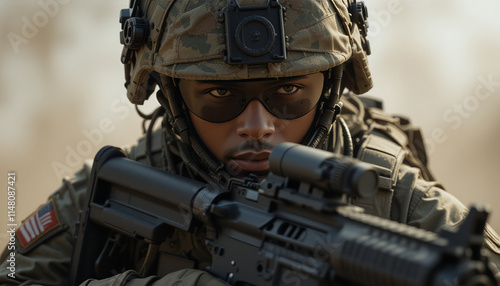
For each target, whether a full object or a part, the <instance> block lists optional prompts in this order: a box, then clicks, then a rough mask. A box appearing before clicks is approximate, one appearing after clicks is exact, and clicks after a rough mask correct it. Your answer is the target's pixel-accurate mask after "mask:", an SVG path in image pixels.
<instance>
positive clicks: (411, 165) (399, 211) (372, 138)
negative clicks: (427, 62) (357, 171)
mask: <svg viewBox="0 0 500 286" xmlns="http://www.w3.org/2000/svg"><path fill="white" fill-rule="evenodd" d="M363 102H364V104H362V103H361V101H360V100H359V99H356V98H353V97H347V98H344V104H345V106H344V109H343V117H344V118H345V119H346V121H347V122H348V125H349V129H350V131H351V134H352V135H353V138H354V147H355V156H356V157H357V158H359V159H361V160H363V161H366V162H369V163H373V164H376V165H377V166H379V171H380V174H381V177H380V184H379V192H378V193H377V194H376V195H375V196H374V197H372V198H369V199H362V200H355V201H354V204H356V205H359V206H362V207H363V208H365V211H366V212H367V213H370V214H373V215H377V216H380V217H383V218H388V219H391V220H394V221H397V222H400V223H404V224H408V225H411V226H415V227H418V228H423V229H426V230H429V231H433V232H438V231H439V230H440V229H441V228H443V227H444V226H452V227H453V226H457V225H459V224H460V222H461V221H462V220H463V218H464V217H465V215H466V213H467V208H466V207H465V206H464V205H463V204H462V203H460V202H459V201H458V200H457V199H456V198H455V197H453V196H452V195H451V194H449V193H448V192H446V191H444V189H443V187H442V186H441V185H440V184H438V183H437V182H433V181H432V180H431V179H432V176H431V175H430V173H429V172H428V170H427V169H426V167H425V165H426V158H425V150H424V149H423V144H421V143H422V140H421V136H420V133H419V131H418V129H414V128H413V127H412V126H411V125H410V124H409V121H407V120H405V119H404V118H397V117H393V116H389V115H387V114H386V113H384V112H383V111H382V110H381V109H379V108H377V107H380V106H378V105H379V103H378V102H377V101H373V100H370V99H364V101H363ZM338 133H340V132H338ZM408 138H412V141H409V140H408ZM160 140H161V133H160V132H157V133H155V134H154V135H153V142H154V141H158V142H159V141H160ZM143 141H144V140H141V141H139V144H138V145H136V146H134V147H132V148H131V149H130V150H129V152H128V154H129V157H130V158H132V159H134V160H137V161H142V162H145V156H144V153H145V151H144V148H145V147H144V142H143ZM157 145H158V144H157ZM159 145H161V144H159ZM153 146H155V143H153ZM152 151H153V153H161V150H159V149H158V148H156V150H155V148H153V150H152ZM90 169H91V166H90V165H89V164H86V165H85V166H84V168H83V169H82V170H80V171H79V172H77V173H76V174H75V175H74V176H73V177H72V178H67V179H64V180H63V184H62V186H61V187H60V188H59V189H58V190H57V191H56V192H55V193H54V194H53V195H52V196H50V198H49V202H48V203H46V204H44V206H43V207H42V208H41V209H40V210H38V211H36V212H35V213H37V212H40V211H42V210H45V209H47V206H49V207H50V206H52V209H51V210H49V212H52V213H51V214H52V215H54V216H55V217H56V218H57V224H56V225H53V227H52V229H51V230H50V231H47V232H46V233H44V234H43V235H41V236H40V237H38V238H37V239H36V241H34V242H31V243H26V242H25V244H26V245H24V246H22V245H20V242H19V241H20V240H19V237H18V239H17V242H16V243H17V244H16V248H15V252H14V253H15V274H14V275H11V276H10V277H9V273H11V271H10V270H9V261H8V258H9V257H10V255H12V254H11V253H12V250H9V249H6V250H5V251H4V253H3V254H2V257H1V260H0V261H2V263H1V266H0V285H13V284H21V283H23V282H24V284H25V285H26V284H37V283H38V284H42V285H67V283H68V280H67V279H68V275H69V269H70V263H71V261H70V260H71V255H72V244H73V239H74V232H75V222H76V221H77V220H78V213H79V210H80V209H82V207H83V201H84V198H85V192H86V189H87V180H88V177H89V174H90ZM30 218H31V217H30ZM30 218H28V219H27V220H26V221H28V220H29V219H30ZM485 237H486V241H485V249H486V250H487V251H486V252H487V253H488V255H489V256H490V257H491V258H492V261H493V263H494V264H495V266H496V267H495V269H494V271H495V272H496V276H497V277H498V278H500V240H499V237H498V235H497V234H496V233H495V232H494V231H493V230H492V229H491V228H490V227H489V226H488V227H487V229H486V231H485ZM161 248H163V249H161ZM186 249H190V250H189V252H188V255H187V254H186ZM160 251H161V252H162V253H163V254H164V256H161V255H160V256H159V260H162V259H163V260H164V261H166V262H165V263H166V264H163V265H169V266H168V267H169V268H170V269H169V270H167V271H166V272H170V274H168V275H166V276H164V275H165V274H167V273H164V272H163V271H157V272H156V275H155V276H150V277H147V278H140V277H138V275H137V273H136V272H135V271H133V270H124V271H120V272H122V273H120V272H118V273H120V274H117V275H115V276H112V277H110V278H109V279H105V280H101V281H86V282H85V283H84V285H109V284H113V285H125V284H126V285H159V284H160V283H161V284H162V285H170V284H172V285H214V286H215V285H224V283H223V282H221V281H220V280H217V279H214V278H213V277H211V276H209V275H207V274H206V273H205V272H203V271H196V270H189V269H191V268H198V269H202V268H203V267H204V266H206V265H207V263H209V262H208V261H210V258H209V256H207V252H206V249H204V247H203V241H202V240H201V239H200V238H199V237H198V236H192V235H190V234H187V233H181V232H177V233H176V234H175V235H173V237H172V238H170V239H169V241H167V242H166V243H164V244H162V246H161V247H160ZM187 256H189V259H187ZM193 261H194V262H193ZM179 269H185V270H179ZM178 270H179V271H178ZM12 276H15V279H12ZM159 277H163V278H159Z"/></svg>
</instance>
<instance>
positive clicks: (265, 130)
mask: <svg viewBox="0 0 500 286" xmlns="http://www.w3.org/2000/svg"><path fill="white" fill-rule="evenodd" d="M237 120H238V126H237V132H238V135H240V136H241V137H244V138H245V139H252V140H260V139H265V138H267V137H269V136H271V135H273V134H274V132H275V126H274V120H275V117H274V116H273V115H272V114H271V113H269V111H267V109H266V108H265V107H264V105H263V104H262V102H260V101H258V100H256V99H255V100H252V101H250V102H249V103H248V105H247V106H246V108H245V110H243V112H242V113H241V114H240V115H239V116H238V117H237Z"/></svg>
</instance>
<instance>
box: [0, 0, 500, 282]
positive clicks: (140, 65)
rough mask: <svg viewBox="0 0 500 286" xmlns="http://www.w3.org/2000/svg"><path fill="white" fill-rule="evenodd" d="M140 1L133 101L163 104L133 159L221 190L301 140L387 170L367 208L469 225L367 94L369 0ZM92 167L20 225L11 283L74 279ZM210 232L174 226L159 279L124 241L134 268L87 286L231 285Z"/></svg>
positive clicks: (390, 215)
mask: <svg viewBox="0 0 500 286" xmlns="http://www.w3.org/2000/svg"><path fill="white" fill-rule="evenodd" d="M131 2H132V4H131V9H130V10H129V9H125V10H122V13H121V18H120V21H121V23H122V29H123V31H122V34H121V38H122V44H124V49H123V54H122V62H123V64H124V65H125V77H126V87H127V94H128V98H129V99H130V101H131V102H132V103H134V104H142V103H143V102H144V101H145V100H146V99H148V98H149V96H150V95H151V94H152V93H153V92H154V90H155V87H156V86H158V87H159V91H158V92H157V94H156V96H157V99H158V101H159V103H160V105H161V107H159V108H158V109H157V110H156V111H155V112H154V113H153V114H152V115H151V116H149V117H148V116H144V117H145V118H146V119H148V120H150V123H149V128H148V130H147V132H146V135H145V136H144V138H142V139H140V140H139V142H138V144H137V145H135V146H132V147H130V148H128V149H127V156H128V157H129V158H131V159H133V160H136V161H139V162H142V163H145V164H148V165H151V166H154V167H157V168H160V169H162V170H165V171H166V172H172V173H177V174H181V175H183V176H187V177H191V178H195V179H197V180H200V181H203V182H207V183H211V184H219V185H221V186H223V187H224V186H226V184H227V181H228V179H229V178H231V177H239V178H242V177H245V176H247V175H249V174H251V173H253V174H257V175H259V176H262V175H265V174H266V173H267V172H268V171H269V166H268V158H269V154H270V152H271V150H272V149H273V147H274V146H276V145H277V144H279V143H281V142H295V143H301V144H304V145H308V146H311V147H314V148H320V149H324V150H328V151H331V152H335V153H340V154H344V155H346V156H353V157H355V158H358V159H360V160H362V161H365V162H368V163H371V164H374V165H377V166H380V167H382V168H381V169H383V170H385V171H384V172H385V173H383V176H384V179H383V180H381V183H380V184H379V191H378V193H377V194H376V195H375V196H374V197H371V198H368V199H355V200H354V201H353V203H354V204H356V205H359V206H361V207H363V208H364V209H365V211H366V212H367V213H370V214H373V215H376V216H379V217H382V218H386V219H391V220H394V221H397V222H400V223H405V224H408V225H412V226H416V227H418V228H423V229H426V230H429V231H433V232H438V231H439V230H441V229H442V228H443V227H444V226H456V225H459V224H460V222H461V221H462V219H463V218H464V216H465V214H466V213H467V209H466V208H465V207H464V206H463V205H462V204H461V203H460V202H459V201H458V200H457V199H456V198H454V197H453V196H452V195H450V194H449V193H447V192H445V191H444V190H443V188H442V186H441V185H440V184H439V183H437V182H435V181H434V180H433V177H432V174H431V172H430V171H429V170H428V168H427V158H426V154H425V149H424V147H423V140H422V137H421V134H420V132H419V130H418V129H417V128H414V127H413V126H412V125H411V124H410V122H409V120H408V119H406V118H402V117H394V116H390V115H388V114H386V113H384V112H383V111H382V110H381V109H380V107H381V103H380V102H379V101H376V100H373V99H368V98H365V97H362V96H360V94H363V93H365V92H367V91H368V90H369V89H370V88H371V87H372V79H371V75H370V70H369V67H368V62H367V54H369V53H370V46H369V43H368V41H367V39H366V29H367V22H366V17H367V11H366V8H365V7H364V6H363V4H362V3H361V2H358V3H356V2H355V1H354V2H350V1H349V2H348V1H346V0H335V1H312V0H307V1H304V0H300V1H299V0H287V1H281V2H278V1H275V0H267V1H266V0H239V1H233V0H230V1H225V0H220V1H201V0H198V1H185V0H177V1H162V0H151V1H146V0H144V1H139V0H137V1H131ZM157 120H162V126H161V128H159V129H157V130H153V126H154V123H155V122H156V121H157ZM90 168H91V166H88V165H86V166H84V167H83V169H82V170H81V171H79V172H78V173H77V174H75V176H74V177H73V178H71V179H67V180H64V181H63V185H62V187H61V188H60V189H59V190H57V191H56V192H55V193H54V194H53V195H52V196H51V197H50V199H49V201H48V202H47V203H45V204H44V205H42V207H41V208H40V209H38V210H37V211H35V212H34V213H33V214H32V215H31V216H30V217H28V218H27V219H26V220H25V221H24V223H23V225H22V226H21V227H20V228H19V229H18V230H17V233H16V235H17V236H16V238H17V239H16V241H17V244H16V249H15V257H16V266H15V275H8V274H9V269H8V266H9V262H8V258H9V255H11V254H10V253H11V252H8V251H5V252H4V253H3V255H2V259H1V260H2V261H3V263H2V265H1V268H0V273H1V276H0V282H2V284H9V285H11V284H20V283H22V282H25V283H27V284H31V283H35V284H36V283H39V284H43V285H64V284H67V283H68V275H69V269H70V264H71V254H72V245H73V238H74V237H73V235H74V232H75V222H76V221H77V220H78V213H79V210H80V209H81V208H82V207H83V200H84V197H85V192H86V190H87V180H88V177H89V171H90ZM200 233H201V230H199V229H195V230H194V231H193V232H191V233H186V232H183V231H180V230H178V231H176V232H175V233H174V234H173V235H172V237H169V238H167V240H166V241H165V243H163V244H162V245H161V246H160V248H159V250H158V252H159V253H158V261H159V262H158V263H157V265H156V268H155V267H153V268H152V269H151V270H150V271H145V270H144V269H142V270H141V269H140V268H141V262H142V261H143V260H144V256H145V253H144V252H143V247H142V246H141V245H136V244H133V243H132V242H130V241H126V242H125V243H124V244H123V245H120V247H121V249H122V250H123V251H129V252H131V253H133V255H132V256H133V259H132V261H130V262H123V263H122V264H120V265H111V267H110V268H111V269H112V271H111V272H113V273H115V275H110V277H108V278H105V279H104V280H88V281H86V282H84V283H83V285H107V284H112V283H116V284H117V285H122V284H123V285H125V284H127V283H130V284H129V285H160V283H161V285H225V283H224V282H223V281H221V280H219V279H217V278H216V277H213V276H211V275H209V274H208V273H207V272H205V271H203V270H202V269H204V268H205V267H206V266H209V265H210V254H209V253H208V252H207V249H206V248H205V246H204V243H203V241H204V240H203V237H202V236H201V234H200ZM485 238H486V239H485V244H484V246H485V247H484V249H485V252H486V253H488V255H489V256H490V257H491V258H492V261H493V262H494V263H495V266H496V267H495V268H494V269H495V271H496V272H495V273H496V275H497V277H498V276H499V274H498V269H500V265H499V261H500V241H499V238H498V235H497V234H496V233H495V232H494V231H493V230H492V229H491V228H489V227H487V228H486V230H485Z"/></svg>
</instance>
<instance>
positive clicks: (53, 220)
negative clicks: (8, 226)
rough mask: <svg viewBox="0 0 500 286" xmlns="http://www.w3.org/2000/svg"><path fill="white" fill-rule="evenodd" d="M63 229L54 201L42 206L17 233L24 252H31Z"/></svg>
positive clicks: (51, 200)
mask: <svg viewBox="0 0 500 286" xmlns="http://www.w3.org/2000/svg"><path fill="white" fill-rule="evenodd" d="M60 229H62V224H61V220H60V219H59V215H58V214H57V210H56V205H55V204H54V199H50V200H49V201H48V202H47V203H46V204H45V205H43V206H41V207H40V208H39V209H38V210H37V211H35V212H34V213H33V214H32V215H31V216H30V217H28V218H27V219H26V220H25V221H24V222H23V224H22V225H21V227H19V228H18V229H17V231H16V235H17V238H18V239H17V241H18V242H19V246H20V247H21V249H22V250H23V251H29V250H30V249H32V248H33V247H35V246H36V245H38V244H40V243H41V242H43V241H45V240H46V239H48V238H50V237H51V236H52V235H53V234H55V233H56V232H58V231H59V230H60Z"/></svg>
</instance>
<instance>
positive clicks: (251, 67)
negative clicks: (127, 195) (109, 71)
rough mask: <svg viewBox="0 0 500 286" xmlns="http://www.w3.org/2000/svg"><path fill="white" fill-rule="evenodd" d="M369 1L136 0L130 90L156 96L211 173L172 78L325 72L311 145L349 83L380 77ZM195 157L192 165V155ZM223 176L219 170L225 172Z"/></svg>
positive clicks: (128, 23)
mask: <svg viewBox="0 0 500 286" xmlns="http://www.w3.org/2000/svg"><path fill="white" fill-rule="evenodd" d="M367 16H368V13H367V10H366V7H365V6H364V4H363V2H359V1H358V2H356V0H321V1H318V0H281V1H278V0H213V1H205V0H190V1H187V0H150V1H141V0H131V3H130V8H129V9H123V10H122V11H121V14H120V23H121V25H122V32H121V35H120V38H121V43H122V44H123V45H124V48H123V52H122V56H121V61H122V63H123V64H124V65H125V78H126V83H125V86H126V88H127V96H128V98H129V100H130V101H131V102H132V103H134V104H139V105H141V104H143V102H144V101H145V100H146V99H147V98H148V97H149V96H150V95H151V94H152V93H153V91H154V90H155V86H156V85H159V86H160V87H161V91H160V92H161V93H162V94H161V95H160V96H157V97H158V99H159V101H160V103H161V104H162V106H163V107H164V109H165V110H166V113H167V114H166V115H167V116H166V117H168V118H169V123H170V125H171V126H172V132H173V133H175V136H176V137H178V138H181V140H182V141H183V143H184V144H186V145H189V146H191V147H192V148H193V149H194V151H195V153H196V155H197V156H198V157H199V159H200V160H201V162H202V163H203V164H205V165H206V166H207V167H208V168H209V169H210V170H211V171H212V173H216V174H220V173H221V170H222V164H221V163H220V162H217V161H215V160H214V159H213V158H212V157H211V156H210V154H209V152H207V150H206V148H204V147H203V143H201V142H199V140H196V136H195V135H193V134H192V133H193V132H192V131H190V126H189V120H188V119H187V118H186V117H187V116H185V115H183V113H184V109H183V106H182V100H180V99H179V97H180V96H179V95H178V94H177V93H178V91H176V88H175V81H174V80H173V79H192V80H247V79H261V78H280V77H288V76H298V75H306V74H312V73H317V72H323V73H324V74H325V79H327V80H325V87H328V88H325V90H324V96H323V100H322V103H321V108H320V113H319V115H318V116H317V117H318V118H317V120H316V123H315V126H314V128H313V129H314V130H311V132H310V135H309V136H308V138H307V139H306V143H307V145H310V146H313V147H317V146H318V145H320V144H321V142H322V140H323V139H324V137H325V136H326V134H328V132H329V131H330V128H331V124H332V122H333V120H334V119H335V116H336V114H337V113H338V110H339V108H338V100H339V93H340V90H341V88H344V87H345V88H347V89H349V90H350V91H352V92H354V93H356V94H360V93H364V92H366V91H368V90H369V89H370V88H371V87H372V85H373V83H372V78H371V74H370V70H369V68H368V61H367V55H368V54H369V53H370V47H369V43H368V40H367V39H366V30H367V26H368V24H367ZM190 165H192V164H190ZM217 176H220V175H217Z"/></svg>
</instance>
